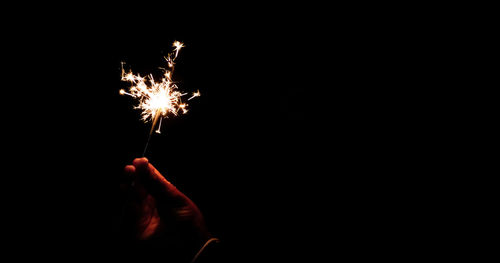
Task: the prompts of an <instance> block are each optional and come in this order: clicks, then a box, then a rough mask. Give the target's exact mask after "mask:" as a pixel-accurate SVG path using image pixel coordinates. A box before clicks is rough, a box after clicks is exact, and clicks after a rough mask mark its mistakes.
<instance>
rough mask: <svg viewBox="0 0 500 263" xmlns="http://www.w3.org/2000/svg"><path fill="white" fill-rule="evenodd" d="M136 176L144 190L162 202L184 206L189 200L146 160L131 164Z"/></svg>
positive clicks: (138, 160)
mask: <svg viewBox="0 0 500 263" xmlns="http://www.w3.org/2000/svg"><path fill="white" fill-rule="evenodd" d="M133 164H134V166H135V169H136V174H137V176H138V177H139V178H140V180H141V182H142V184H143V185H144V187H145V188H146V190H147V191H148V192H149V193H150V194H151V195H152V196H153V197H155V198H156V199H159V200H160V201H162V202H167V203H170V204H172V203H175V204H182V205H184V204H186V203H187V202H188V201H189V199H188V198H187V197H186V196H185V195H184V194H183V193H181V192H180V191H179V190H178V189H177V188H176V187H175V186H174V185H173V184H172V183H170V182H169V181H168V180H167V179H165V177H163V175H162V174H161V173H160V172H159V171H158V170H156V168H155V167H154V166H153V165H152V164H150V163H149V162H148V160H147V159H146V158H138V159H135V160H134V162H133Z"/></svg>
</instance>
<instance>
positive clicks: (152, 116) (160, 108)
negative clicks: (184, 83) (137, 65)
mask: <svg viewBox="0 0 500 263" xmlns="http://www.w3.org/2000/svg"><path fill="white" fill-rule="evenodd" d="M173 47H174V50H173V52H172V53H170V54H168V55H167V56H166V57H165V60H166V62H167V65H168V69H164V68H163V71H164V72H163V76H162V77H161V80H156V79H155V78H154V77H153V75H152V74H149V75H147V77H141V76H140V75H139V74H134V73H132V72H131V71H130V72H125V69H124V68H123V64H124V63H122V74H121V80H122V81H125V82H129V83H130V84H131V86H130V88H129V90H128V91H125V90H124V89H121V90H120V92H119V93H120V94H121V95H128V96H131V97H133V98H135V99H137V101H138V104H137V105H136V106H135V107H134V108H135V109H139V110H141V111H142V112H141V119H142V120H143V121H144V122H149V121H152V122H153V123H152V127H151V132H150V136H151V133H152V132H153V130H154V128H155V126H156V124H157V123H159V125H158V129H157V130H156V132H157V133H160V128H161V123H162V119H164V118H168V117H169V116H172V115H173V116H177V115H179V114H180V113H182V114H185V113H187V112H188V110H187V108H186V107H187V104H185V103H183V102H182V96H184V95H187V93H182V92H180V91H179V87H178V86H177V83H176V82H175V81H173V80H172V75H173V71H174V66H175V60H176V59H177V57H178V55H179V51H180V50H181V49H182V48H183V47H184V44H183V43H181V42H179V41H175V42H174V43H173ZM199 96H200V92H199V91H196V92H194V93H193V95H192V96H191V97H190V98H189V99H187V100H191V99H193V98H195V97H199ZM146 147H147V145H146Z"/></svg>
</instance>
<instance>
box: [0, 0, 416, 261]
mask: <svg viewBox="0 0 500 263" xmlns="http://www.w3.org/2000/svg"><path fill="white" fill-rule="evenodd" d="M248 8H249V7H238V8H236V7H235V8H234V9H231V10H229V9H224V8H222V7H220V6H211V9H206V10H204V7H198V8H196V10H197V11H196V12H195V10H192V11H191V10H190V9H187V11H186V9H183V11H184V12H182V13H180V11H178V10H176V9H175V8H173V7H171V6H169V5H153V6H122V7H121V8H117V9H114V8H109V9H101V8H88V7H87V8H85V7H71V8H68V9H64V11H60V12H59V11H53V12H38V11H37V10H36V8H35V9H33V10H30V12H22V13H23V15H22V16H17V17H16V20H12V21H10V22H11V23H13V24H14V25H15V27H14V26H12V27H10V26H7V28H6V29H7V31H8V36H9V37H8V38H5V40H4V41H5V42H6V44H7V48H5V49H3V57H4V58H5V60H4V64H5V65H7V66H8V68H9V74H8V76H6V79H7V80H6V82H5V84H4V87H6V89H8V90H9V91H13V92H14V93H13V94H10V93H8V95H7V96H8V97H7V98H6V101H9V104H8V105H5V106H6V109H5V111H4V112H6V113H7V114H6V115H7V116H6V123H7V124H6V127H7V129H8V130H9V131H12V132H11V133H9V135H6V136H5V138H6V141H7V142H6V145H7V144H8V145H12V147H8V148H7V149H8V151H9V153H10V154H9V155H10V158H9V159H8V160H7V162H6V166H7V167H9V166H13V167H14V168H13V169H12V170H10V169H9V171H12V172H6V173H7V174H9V176H7V177H6V178H7V179H8V180H7V181H8V182H9V183H6V186H5V191H4V194H5V195H6V196H7V197H6V200H12V201H13V202H10V201H7V207H8V208H6V211H8V214H9V216H8V217H7V219H8V222H9V223H6V224H5V225H6V226H9V225H10V224H13V225H15V227H12V228H9V227H6V230H7V232H9V233H11V232H12V238H11V237H10V235H9V240H11V241H12V242H11V243H12V244H21V247H24V248H25V247H29V248H30V249H34V250H36V251H37V253H40V254H41V255H47V256H49V257H62V258H63V259H64V258H67V259H72V258H78V257H83V256H89V255H93V254H94V253H93V252H96V251H98V252H103V251H108V252H109V251H112V253H108V254H110V255H109V256H110V257H111V258H113V255H114V254H113V253H124V252H123V251H120V248H119V247H118V248H117V247H116V246H115V244H117V242H116V240H115V239H114V238H115V234H116V233H115V231H114V230H115V227H116V221H117V215H118V212H119V208H120V207H119V205H118V204H119V202H118V200H117V196H118V192H117V191H118V179H119V176H120V174H121V171H122V170H123V167H124V166H125V165H126V164H129V163H131V161H132V160H133V159H134V158H136V157H140V156H141V155H142V150H143V148H144V145H145V143H146V140H147V135H148V132H149V129H150V126H149V124H144V123H143V122H142V121H141V120H140V113H139V112H138V111H137V110H134V109H133V105H134V104H135V101H133V100H132V99H131V98H130V97H127V96H120V95H119V94H118V91H119V90H120V89H122V88H125V89H126V88H127V87H128V84H127V83H125V82H121V81H120V74H121V62H125V63H126V66H127V68H131V69H132V70H133V71H134V72H138V73H141V74H142V75H145V74H148V73H153V74H154V75H157V76H158V75H159V74H160V73H161V71H160V70H159V67H162V66H164V60H163V56H165V55H166V54H167V53H169V52H170V51H171V45H172V42H173V41H174V40H179V41H181V42H183V43H184V44H185V46H186V47H185V48H184V49H183V50H182V51H181V53H180V56H179V58H178V63H177V66H176V71H175V76H174V79H175V80H177V81H179V87H180V89H181V90H184V91H186V92H193V91H196V90H200V92H201V94H202V96H201V97H199V98H197V99H195V100H192V101H190V102H189V107H190V108H189V109H190V111H189V113H188V114H186V115H182V116H179V117H175V118H171V119H167V120H166V121H165V122H164V124H163V132H162V134H161V135H154V136H153V137H152V139H151V144H150V147H149V149H148V152H147V154H146V156H147V157H148V158H149V160H150V161H151V162H152V163H153V164H154V165H155V166H156V167H157V168H158V170H160V171H161V172H162V173H163V174H164V175H165V177H167V178H168V179H169V180H170V181H171V182H172V183H174V184H175V185H176V186H177V187H178V188H179V189H180V190H181V191H183V192H184V193H185V194H186V195H188V196H189V197H191V198H192V199H193V201H194V202H195V203H197V204H198V206H199V207H200V209H201V210H202V212H203V213H204V215H205V218H206V220H207V224H208V227H209V229H210V230H211V231H212V232H213V233H214V235H215V236H217V237H220V238H221V239H222V240H223V241H224V243H225V246H226V247H225V249H226V251H227V252H226V253H227V255H229V257H232V258H234V257H237V258H240V260H250V261H251V260H260V259H269V260H274V261H280V259H283V258H289V259H295V258H302V259H305V260H308V261H309V260H313V259H317V258H320V257H321V258H329V257H335V256H336V255H337V254H336V253H339V254H350V255H353V256H363V255H367V253H368V254H370V253H384V252H385V251H386V250H390V249H392V248H393V247H392V244H393V243H390V244H391V246H389V245H388V246H387V247H384V246H382V247H383V248H382V249H376V250H377V252H374V251H372V248H373V247H377V248H379V247H378V246H377V245H380V243H381V242H382V243H384V242H385V239H387V238H388V239H391V241H390V242H393V241H396V243H397V241H398V240H400V239H402V237H401V236H402V235H403V234H404V233H406V232H407V231H409V230H408V229H406V228H405V226H404V223H402V222H405V219H407V218H408V217H410V216H415V215H407V214H405V213H403V212H401V213H396V214H397V215H396V216H394V213H395V212H394V211H399V209H403V207H405V206H408V204H407V203H405V202H403V200H402V199H401V198H395V196H396V197H397V196H399V197H401V196H402V195H403V194H402V193H397V194H394V193H395V192H399V191H402V192H404V189H403V188H400V187H397V188H395V187H393V186H394V185H396V184H400V185H406V184H407V181H406V180H408V178H407V177H405V179H404V181H402V180H403V179H401V178H399V179H398V178H395V177H393V176H392V175H393V174H396V173H398V172H401V171H403V170H402V169H401V166H402V165H403V164H404V163H403V162H404V161H402V160H401V159H402V158H401V156H399V154H400V153H401V152H402V150H401V148H403V147H405V146H406V147H407V146H408V145H409V143H408V142H407V141H406V139H407V138H404V136H403V135H402V134H403V133H404V132H405V131H407V130H409V129H412V128H414V127H411V126H407V124H403V123H402V122H403V121H404V120H405V119H408V118H412V116H411V115H410V113H408V114H406V113H405V114H403V113H402V112H401V111H396V112H395V111H393V110H391V109H393V107H390V106H389V101H390V103H395V104H399V103H401V101H400V100H392V101H391V97H390V96H394V94H395V93H394V92H396V94H398V93H397V91H395V90H394V89H393V88H394V87H396V86H399V85H401V83H405V85H406V86H407V87H409V89H407V90H406V92H408V93H412V91H411V90H412V88H413V87H415V86H416V85H417V84H418V83H417V80H416V79H412V78H411V77H410V78H407V76H406V75H405V74H406V71H405V70H404V69H403V68H402V67H403V64H404V61H405V60H408V59H411V58H412V57H413V56H415V53H414V52H413V49H409V48H407V47H406V44H407V43H410V42H412V41H413V39H411V37H408V36H407V35H405V34H403V32H404V30H409V29H408V27H402V28H400V27H396V26H395V24H394V23H391V22H390V21H384V19H383V17H378V16H377V15H376V14H370V15H371V16H364V15H360V14H359V13H358V12H357V11H356V10H359V9H354V11H350V12H349V13H343V11H342V10H343V9H342V8H340V7H339V8H333V7H332V9H323V8H321V7H313V8H307V9H302V7H301V6H297V7H295V9H294V10H290V9H287V8H285V7H284V6H278V7H276V8H273V9H267V8H260V7H254V8H250V9H248ZM214 10H216V11H217V12H214ZM369 13H370V12H366V10H365V13H364V14H369ZM373 21H377V23H372V22H373ZM396 24H397V23H396ZM394 36H396V37H394ZM408 90H410V91H408ZM399 95H401V96H402V97H405V96H406V97H408V96H407V95H408V94H407V93H405V94H399ZM399 95H398V96H399ZM410 95H411V94H410ZM391 105H392V104H391ZM424 132H425V131H424ZM416 140H418V139H416ZM411 143H416V142H415V141H412V142H411ZM403 159H404V158H403ZM413 168H414V167H410V168H409V169H408V167H406V169H405V170H404V171H405V172H407V173H409V174H411V173H412V171H413ZM6 170H7V169H6ZM398 180H401V181H398ZM14 201H15V202H14ZM389 225H390V227H389ZM402 225H403V226H402ZM400 227H401V228H400ZM389 228H391V229H402V230H401V232H400V231H392V232H390V231H389V230H388V229H389ZM12 230H13V231H12ZM413 230H414V228H413ZM413 230H412V231H413ZM389 232H390V234H388V233H389ZM384 244H385V243H384ZM359 250H361V251H364V252H363V253H361V252H359ZM346 251H347V253H346ZM63 252H69V253H63ZM351 253H352V254H351Z"/></svg>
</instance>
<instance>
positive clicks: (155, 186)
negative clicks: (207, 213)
mask: <svg viewBox="0 0 500 263" xmlns="http://www.w3.org/2000/svg"><path fill="white" fill-rule="evenodd" d="M125 175H126V177H127V178H128V179H130V180H131V182H132V183H128V184H124V185H122V189H123V190H125V192H127V193H128V196H127V202H126V204H125V207H124V220H123V224H122V232H124V233H125V234H126V236H127V237H129V238H132V239H134V240H161V242H164V243H166V244H174V245H176V246H178V247H184V248H185V247H190V249H191V250H192V251H196V250H197V249H199V248H200V247H201V246H202V245H203V244H204V242H206V241H207V240H208V239H209V238H210V234H209V233H208V231H207V229H206V227H205V222H204V219H203V216H202V214H201V212H200V210H199V209H198V207H197V206H196V205H195V204H194V203H193V201H191V200H190V199H189V198H188V197H187V196H185V195H184V194H183V193H182V192H180V191H179V190H178V189H177V188H176V187H175V186H174V185H172V184H171V183H170V182H169V181H167V179H165V177H163V176H162V175H161V174H160V172H158V170H156V168H155V167H154V166H153V165H152V164H150V163H149V162H148V160H147V159H146V158H137V159H135V160H134V161H133V165H127V166H126V167H125Z"/></svg>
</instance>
